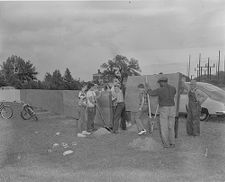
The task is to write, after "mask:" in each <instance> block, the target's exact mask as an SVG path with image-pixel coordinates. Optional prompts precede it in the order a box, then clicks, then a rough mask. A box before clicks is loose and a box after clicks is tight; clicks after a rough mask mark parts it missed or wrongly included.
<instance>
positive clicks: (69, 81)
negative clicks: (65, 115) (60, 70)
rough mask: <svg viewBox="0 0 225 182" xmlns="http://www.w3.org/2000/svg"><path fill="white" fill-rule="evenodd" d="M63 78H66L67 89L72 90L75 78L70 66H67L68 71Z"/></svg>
mask: <svg viewBox="0 0 225 182" xmlns="http://www.w3.org/2000/svg"><path fill="white" fill-rule="evenodd" d="M63 80H64V83H65V89H67V90H71V89H72V87H73V82H74V79H73V77H72V75H71V72H70V70H69V69H68V68H66V71H65V73H64V76H63Z"/></svg>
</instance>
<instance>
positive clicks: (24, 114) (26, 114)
mask: <svg viewBox="0 0 225 182" xmlns="http://www.w3.org/2000/svg"><path fill="white" fill-rule="evenodd" d="M20 116H21V118H23V119H24V120H29V119H31V118H32V119H34V120H36V121H38V117H37V115H36V113H35V112H34V109H33V107H32V106H31V105H29V104H26V103H24V104H23V109H22V111H21V112H20Z"/></svg>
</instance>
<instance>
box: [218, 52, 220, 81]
mask: <svg viewBox="0 0 225 182" xmlns="http://www.w3.org/2000/svg"><path fill="white" fill-rule="evenodd" d="M219 79H220V50H219V60H218V80H219Z"/></svg>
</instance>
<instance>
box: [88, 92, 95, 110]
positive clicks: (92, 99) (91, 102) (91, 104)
mask: <svg viewBox="0 0 225 182" xmlns="http://www.w3.org/2000/svg"><path fill="white" fill-rule="evenodd" d="M95 105H96V94H95V91H92V90H88V91H87V107H95Z"/></svg>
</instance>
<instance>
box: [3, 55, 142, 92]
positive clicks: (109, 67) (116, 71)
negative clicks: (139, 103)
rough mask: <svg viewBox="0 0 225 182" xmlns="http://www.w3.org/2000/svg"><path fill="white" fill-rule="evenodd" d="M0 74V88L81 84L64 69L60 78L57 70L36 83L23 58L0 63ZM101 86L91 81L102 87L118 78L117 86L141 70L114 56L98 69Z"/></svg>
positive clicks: (133, 61) (77, 87)
mask: <svg viewBox="0 0 225 182" xmlns="http://www.w3.org/2000/svg"><path fill="white" fill-rule="evenodd" d="M0 66H1V70H0V87H1V86H13V87H15V88H17V89H49V90H80V89H81V87H82V85H83V84H85V83H87V82H85V81H80V80H76V79H74V78H73V77H72V75H71V72H70V70H69V69H68V68H66V70H65V72H64V75H62V74H61V73H60V71H59V70H58V69H56V70H55V71H53V73H49V72H47V73H46V74H45V76H44V80H43V81H41V80H38V79H37V75H38V72H37V70H36V67H35V66H34V65H33V63H32V62H31V61H30V60H28V61H25V60H24V59H23V58H21V57H19V56H16V55H12V56H11V57H8V58H7V59H6V61H3V63H2V65H0ZM100 69H101V70H102V72H101V73H102V78H103V80H102V81H103V82H102V83H99V80H94V82H95V83H98V84H104V83H108V82H112V81H113V79H114V78H118V80H119V81H120V82H121V84H122V83H123V82H124V81H125V80H126V78H127V77H128V76H131V75H140V72H141V69H140V66H139V63H138V60H136V59H134V58H131V59H128V58H127V57H125V56H122V55H116V56H115V57H114V58H113V59H109V60H108V61H107V62H106V63H103V64H102V65H100Z"/></svg>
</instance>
